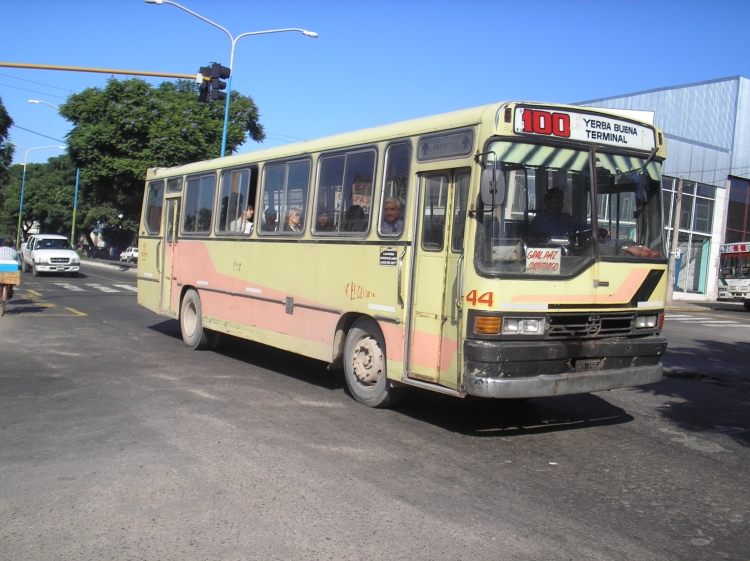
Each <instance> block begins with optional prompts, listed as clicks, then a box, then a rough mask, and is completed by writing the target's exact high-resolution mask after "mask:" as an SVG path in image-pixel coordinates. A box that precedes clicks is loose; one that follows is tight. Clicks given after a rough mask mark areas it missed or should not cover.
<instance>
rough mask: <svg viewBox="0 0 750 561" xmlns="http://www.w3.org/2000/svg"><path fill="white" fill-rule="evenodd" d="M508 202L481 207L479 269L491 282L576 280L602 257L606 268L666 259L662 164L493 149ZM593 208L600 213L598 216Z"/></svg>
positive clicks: (548, 149) (520, 147) (501, 145)
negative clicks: (498, 278) (501, 278)
mask: <svg viewBox="0 0 750 561" xmlns="http://www.w3.org/2000/svg"><path fill="white" fill-rule="evenodd" d="M489 148H490V152H491V153H490V157H492V156H494V158H495V165H496V166H497V170H498V171H497V173H503V174H504V178H505V185H506V191H505V199H504V201H503V204H502V205H498V206H496V207H495V208H494V209H491V210H490V209H489V208H485V207H484V206H483V205H482V204H481V201H480V204H479V206H478V213H477V218H478V221H479V226H478V228H477V264H478V268H479V270H480V271H481V272H482V273H484V274H488V275H523V276H530V275H542V274H545V275H549V274H552V275H573V274H577V273H578V272H580V271H581V270H582V269H583V268H584V267H585V266H587V264H588V263H590V262H591V261H593V260H594V259H595V258H596V257H597V255H598V256H599V257H600V258H601V259H606V260H629V259H642V258H651V259H662V258H663V247H662V235H663V234H662V227H661V206H660V205H661V198H660V197H659V196H658V195H659V186H660V181H661V169H660V164H658V163H657V162H649V163H648V165H647V166H646V167H645V168H643V166H644V164H646V161H647V158H634V157H630V156H622V155H615V154H607V153H597V154H596V172H597V193H598V196H597V199H596V206H594V205H593V204H592V203H593V197H592V188H591V171H590V170H591V165H590V158H591V153H590V152H589V151H585V150H575V149H570V148H559V147H553V146H544V145H538V144H523V143H512V142H493V143H492V144H490V147H489ZM594 208H596V209H598V212H597V213H596V214H597V216H596V217H595V216H594V210H593V209H594Z"/></svg>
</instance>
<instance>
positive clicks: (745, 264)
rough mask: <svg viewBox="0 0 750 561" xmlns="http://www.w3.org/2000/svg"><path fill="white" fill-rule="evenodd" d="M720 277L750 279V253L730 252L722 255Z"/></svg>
mask: <svg viewBox="0 0 750 561" xmlns="http://www.w3.org/2000/svg"><path fill="white" fill-rule="evenodd" d="M719 278H720V279H750V253H729V254H724V255H722V256H721V264H720V266H719Z"/></svg>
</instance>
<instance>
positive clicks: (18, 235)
mask: <svg viewBox="0 0 750 561" xmlns="http://www.w3.org/2000/svg"><path fill="white" fill-rule="evenodd" d="M9 144H13V146H18V147H19V148H20V149H21V150H23V151H24V156H23V177H22V179H21V204H20V205H19V207H18V231H17V232H16V247H20V244H21V220H22V219H23V194H24V190H25V188H26V162H27V161H28V159H29V152H33V151H34V150H47V149H52V148H59V149H60V150H65V146H39V147H36V148H29V149H28V150H26V149H25V148H24V147H23V146H21V145H20V144H16V143H14V142H10V143H9Z"/></svg>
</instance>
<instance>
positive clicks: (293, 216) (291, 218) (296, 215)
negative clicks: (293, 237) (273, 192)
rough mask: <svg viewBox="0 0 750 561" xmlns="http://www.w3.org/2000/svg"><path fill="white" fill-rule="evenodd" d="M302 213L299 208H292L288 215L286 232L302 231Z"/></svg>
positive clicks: (285, 225) (285, 226)
mask: <svg viewBox="0 0 750 561" xmlns="http://www.w3.org/2000/svg"><path fill="white" fill-rule="evenodd" d="M301 221H302V212H301V211H300V209H298V208H290V209H289V212H288V213H287V217H286V222H285V223H284V231H285V232H301V231H302V224H301Z"/></svg>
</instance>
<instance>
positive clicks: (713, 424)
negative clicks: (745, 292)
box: [639, 340, 750, 447]
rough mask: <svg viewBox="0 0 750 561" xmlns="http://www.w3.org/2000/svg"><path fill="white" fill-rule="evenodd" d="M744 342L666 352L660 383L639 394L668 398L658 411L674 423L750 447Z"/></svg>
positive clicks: (749, 352) (749, 381)
mask: <svg viewBox="0 0 750 561" xmlns="http://www.w3.org/2000/svg"><path fill="white" fill-rule="evenodd" d="M749 357H750V343H748V342H744V341H743V342H738V343H723V342H721V341H717V340H711V341H696V342H695V346H693V347H691V348H680V349H679V352H678V351H672V353H670V352H667V355H666V356H665V357H664V361H663V363H664V365H665V379H664V380H662V382H661V383H659V384H655V385H652V386H644V387H643V388H640V390H639V391H642V392H648V393H651V394H654V395H659V396H664V397H668V398H673V399H672V401H671V402H670V403H669V406H668V407H662V408H661V409H660V410H659V412H660V413H661V415H662V416H663V417H664V418H665V419H668V420H670V421H671V422H673V423H675V424H676V425H678V426H680V427H682V428H684V429H687V430H690V431H698V432H715V433H721V434H726V435H728V436H730V437H731V438H733V439H734V440H735V441H736V442H738V443H739V444H741V445H742V446H746V447H747V446H750V415H748V411H750V373H748V371H750V367H748V358H749Z"/></svg>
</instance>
